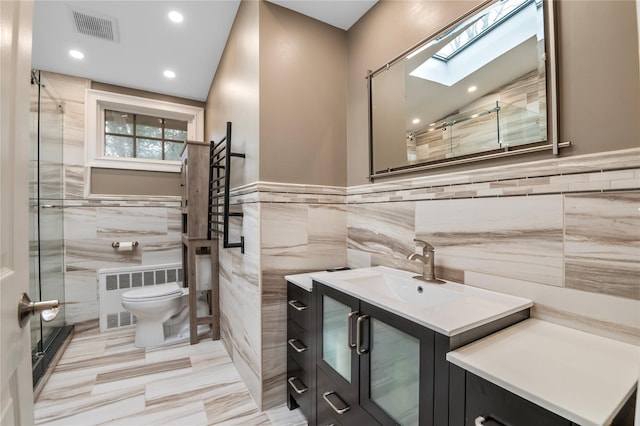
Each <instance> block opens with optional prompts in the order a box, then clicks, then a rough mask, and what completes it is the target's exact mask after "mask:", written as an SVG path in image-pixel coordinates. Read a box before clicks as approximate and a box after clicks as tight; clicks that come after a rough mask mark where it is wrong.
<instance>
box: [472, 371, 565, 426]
mask: <svg viewBox="0 0 640 426" xmlns="http://www.w3.org/2000/svg"><path fill="white" fill-rule="evenodd" d="M465 413H466V414H465V425H469V426H473V425H474V424H475V419H476V418H478V417H480V416H482V417H484V418H485V419H487V421H486V422H485V423H484V424H485V425H487V426H488V425H524V424H526V425H530V426H536V425H539V426H556V425H566V426H570V425H571V424H572V423H571V422H570V421H569V420H567V419H565V418H563V417H560V416H559V415H557V414H555V413H552V412H551V411H548V410H546V409H544V408H542V407H540V406H539V405H536V404H534V403H532V402H530V401H527V400H526V399H524V398H521V397H519V396H518V395H515V394H513V393H511V392H509V391H507V390H506V389H503V388H501V387H500V386H497V385H494V384H493V383H491V382H488V381H486V380H484V379H482V378H480V377H478V376H476V375H475V374H472V373H469V372H467V373H466V409H465Z"/></svg>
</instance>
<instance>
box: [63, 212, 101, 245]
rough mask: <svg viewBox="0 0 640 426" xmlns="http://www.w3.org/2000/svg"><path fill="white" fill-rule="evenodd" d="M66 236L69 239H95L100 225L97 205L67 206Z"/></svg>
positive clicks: (65, 213) (65, 215)
mask: <svg viewBox="0 0 640 426" xmlns="http://www.w3.org/2000/svg"><path fill="white" fill-rule="evenodd" d="M64 237H65V239H67V240H82V239H95V238H97V237H98V225H97V218H96V208H95V207H65V209H64Z"/></svg>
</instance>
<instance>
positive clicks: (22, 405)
mask: <svg viewBox="0 0 640 426" xmlns="http://www.w3.org/2000/svg"><path fill="white" fill-rule="evenodd" d="M32 19H33V3H32V2H31V1H5V0H3V1H1V2H0V28H1V31H2V34H1V37H0V69H1V70H2V71H0V347H1V348H2V350H1V351H0V424H2V425H14V424H15V425H23V424H24V425H27V424H33V389H32V387H33V384H32V378H31V353H30V346H31V345H30V337H29V334H30V333H29V327H24V328H21V327H20V326H19V325H18V300H19V298H20V296H21V295H22V293H24V292H27V290H28V285H29V276H28V274H29V265H28V259H29V250H28V241H29V231H28V222H27V218H28V208H29V204H28V194H29V191H28V179H29V177H28V170H29V167H28V155H29V152H28V147H29V96H30V95H29V93H30V84H29V75H30V70H31V26H32Z"/></svg>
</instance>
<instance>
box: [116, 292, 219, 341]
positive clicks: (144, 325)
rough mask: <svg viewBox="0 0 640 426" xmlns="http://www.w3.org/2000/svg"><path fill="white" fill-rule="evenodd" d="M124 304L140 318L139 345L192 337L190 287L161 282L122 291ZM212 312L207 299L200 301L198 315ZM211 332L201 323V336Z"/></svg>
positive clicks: (137, 329) (199, 331)
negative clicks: (190, 330) (190, 329)
mask: <svg viewBox="0 0 640 426" xmlns="http://www.w3.org/2000/svg"><path fill="white" fill-rule="evenodd" d="M121 303H122V306H123V307H124V309H125V310H127V311H128V312H130V313H132V314H133V315H135V317H136V339H135V345H136V347H138V348H146V347H150V346H160V345H165V344H169V343H176V342H177V341H181V340H186V339H188V338H189V289H187V288H182V287H180V286H179V285H178V283H175V282H173V283H167V284H157V285H151V286H145V287H142V288H138V289H135V290H129V291H127V292H125V293H123V294H122V299H121ZM202 312H204V313H205V314H206V313H207V312H208V307H207V304H206V302H205V301H203V300H198V315H202ZM208 331H209V327H208V326H206V325H205V326H202V325H201V326H198V335H200V334H203V333H206V332H208Z"/></svg>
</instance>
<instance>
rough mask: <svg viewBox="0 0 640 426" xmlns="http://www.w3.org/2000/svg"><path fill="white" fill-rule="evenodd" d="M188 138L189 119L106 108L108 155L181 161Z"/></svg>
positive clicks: (105, 134)
mask: <svg viewBox="0 0 640 426" xmlns="http://www.w3.org/2000/svg"><path fill="white" fill-rule="evenodd" d="M186 140H187V122H186V121H180V120H172V119H168V118H160V117H152V116H149V115H142V114H133V113H128V112H120V111H111V110H105V112H104V155H105V156H107V157H129V158H145V159H152V160H167V161H178V160H180V151H181V150H182V146H183V144H184V142H185V141H186Z"/></svg>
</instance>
